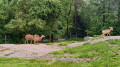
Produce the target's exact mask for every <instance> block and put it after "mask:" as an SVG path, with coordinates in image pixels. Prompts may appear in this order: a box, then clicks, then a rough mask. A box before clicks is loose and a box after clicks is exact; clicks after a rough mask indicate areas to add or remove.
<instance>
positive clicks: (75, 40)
mask: <svg viewBox="0 0 120 67" xmlns="http://www.w3.org/2000/svg"><path fill="white" fill-rule="evenodd" d="M82 41H84V40H83V39H82V38H71V39H68V40H66V41H54V42H51V43H50V42H46V43H42V44H46V45H53V44H54V43H59V45H60V46H66V45H68V44H71V43H77V42H82Z"/></svg>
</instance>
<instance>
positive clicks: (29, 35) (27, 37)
mask: <svg viewBox="0 0 120 67" xmlns="http://www.w3.org/2000/svg"><path fill="white" fill-rule="evenodd" d="M33 38H34V36H33V35H31V34H26V35H25V44H26V41H27V44H28V40H31V43H30V44H32V40H33Z"/></svg>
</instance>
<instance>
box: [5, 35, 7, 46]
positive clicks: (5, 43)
mask: <svg viewBox="0 0 120 67" xmlns="http://www.w3.org/2000/svg"><path fill="white" fill-rule="evenodd" d="M6 42H7V41H6V35H5V44H6Z"/></svg>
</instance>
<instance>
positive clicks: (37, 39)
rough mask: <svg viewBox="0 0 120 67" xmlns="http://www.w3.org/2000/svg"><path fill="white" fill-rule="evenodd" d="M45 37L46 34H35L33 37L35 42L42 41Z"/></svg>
mask: <svg viewBox="0 0 120 67" xmlns="http://www.w3.org/2000/svg"><path fill="white" fill-rule="evenodd" d="M43 37H45V36H44V35H42V36H41V37H39V36H34V38H33V40H34V44H36V42H38V41H41V40H42V38H43Z"/></svg>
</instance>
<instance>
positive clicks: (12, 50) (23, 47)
mask: <svg viewBox="0 0 120 67" xmlns="http://www.w3.org/2000/svg"><path fill="white" fill-rule="evenodd" d="M109 39H120V36H110V37H105V38H101V39H97V40H93V41H91V40H89V41H85V42H80V43H72V44H68V45H67V46H58V43H55V44H54V45H45V44H39V45H34V44H0V56H1V57H18V58H30V59H34V58H38V57H39V58H40V57H44V56H46V55H47V54H49V53H50V52H53V51H56V50H62V49H64V48H66V47H75V46H81V45H83V44H84V43H86V42H90V43H95V42H99V41H105V40H109ZM41 59H45V58H41ZM59 59H64V58H59ZM67 59H68V60H73V58H71V59H70V58H67ZM74 60H75V59H74ZM77 60H83V59H77ZM88 60H90V59H88Z"/></svg>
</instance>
